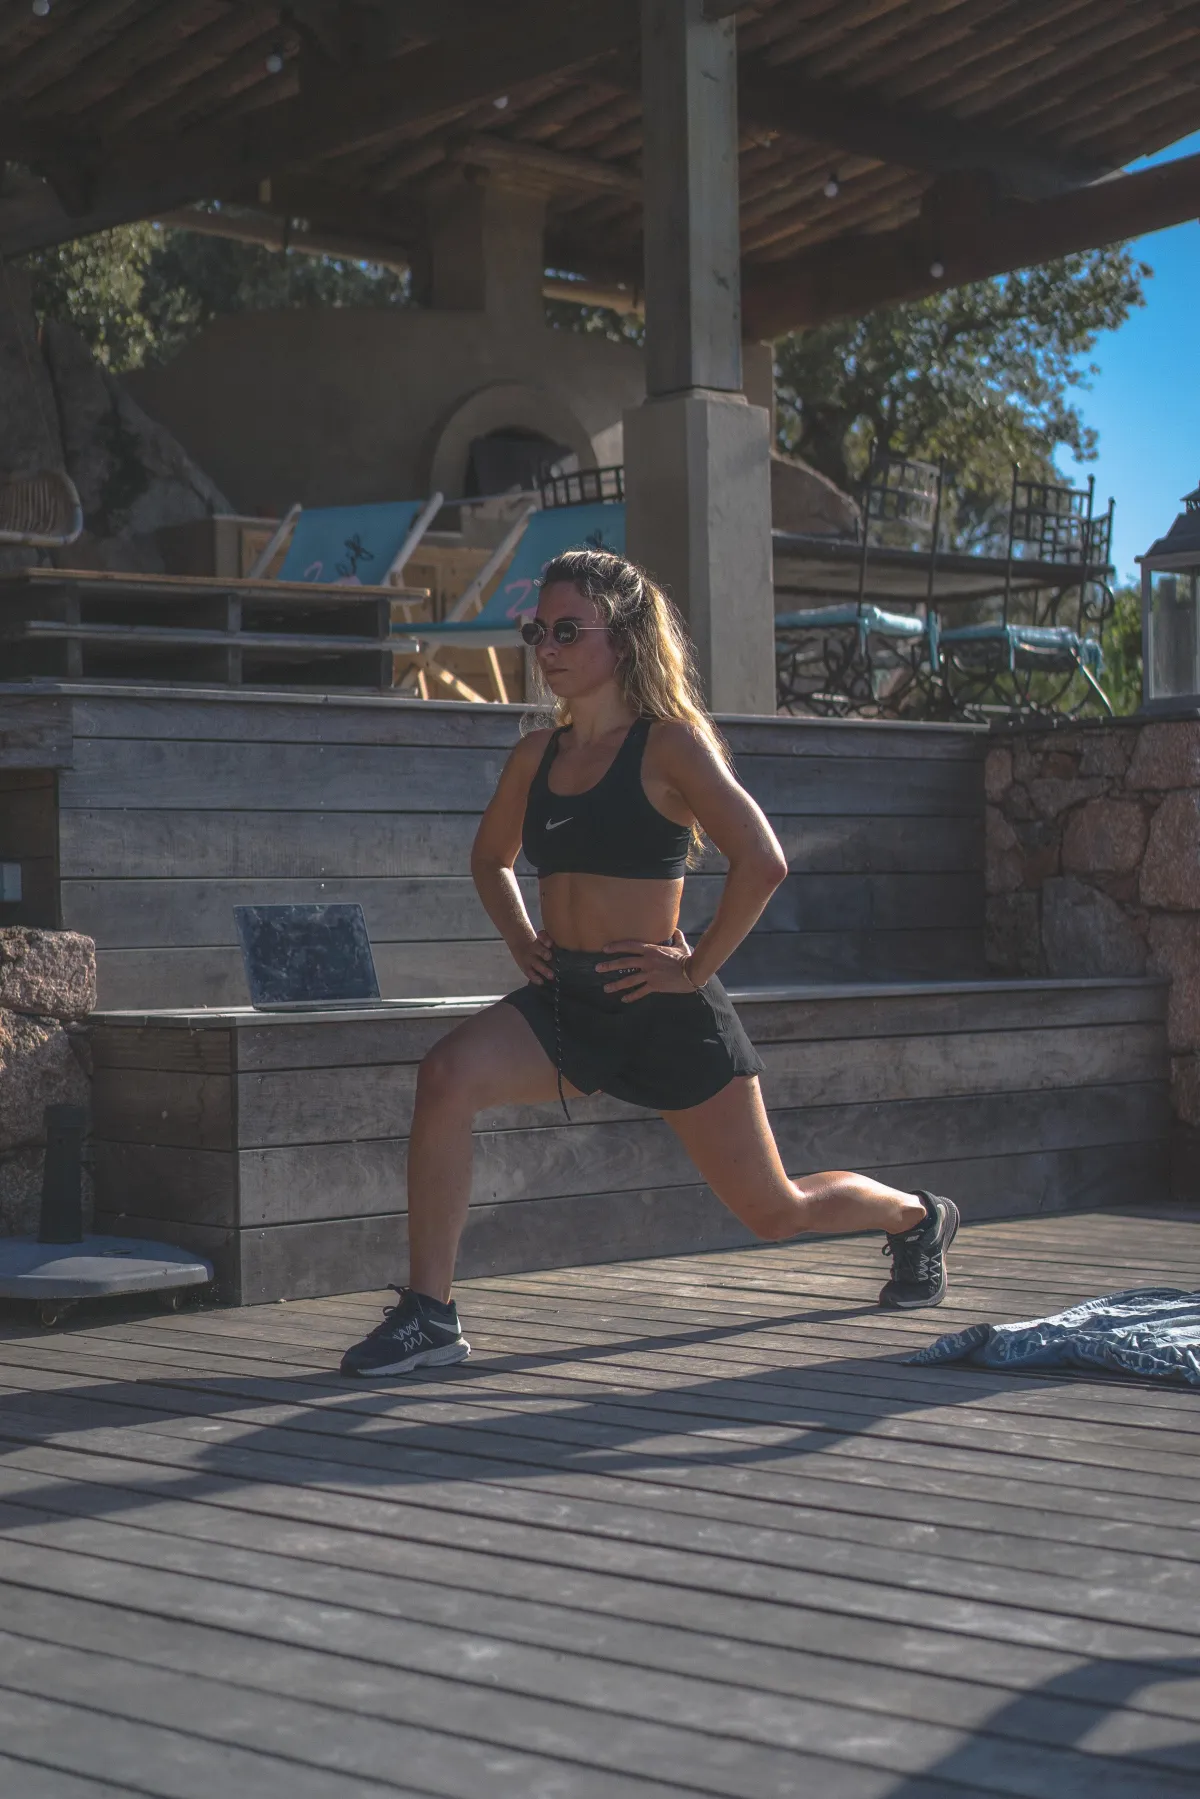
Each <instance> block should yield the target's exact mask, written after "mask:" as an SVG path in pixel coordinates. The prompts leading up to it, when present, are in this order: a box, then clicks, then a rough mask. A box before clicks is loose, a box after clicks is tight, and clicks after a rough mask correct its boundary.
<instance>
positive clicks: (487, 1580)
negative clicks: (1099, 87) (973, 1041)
mask: <svg viewBox="0 0 1200 1799" xmlns="http://www.w3.org/2000/svg"><path fill="white" fill-rule="evenodd" d="M1064 1022H1065V1021H1064ZM1076 1022H1078V1023H1079V1024H1082V1022H1083V1020H1082V1019H1079V1020H1078V1021H1076V1020H1072V1021H1071V1024H1072V1025H1073V1026H1074V1025H1076ZM1130 1022H1131V1023H1132V1022H1133V1020H1131V1021H1130ZM1022 1023H1024V1021H1022ZM1025 1028H1026V1029H1029V1028H1030V1027H1029V1025H1026V1027H1025ZM916 1035H920V1033H916ZM880 1067H881V1070H882V1069H883V1067H884V1063H883V1062H882V1061H881V1064H880ZM217 1078H220V1077H217ZM226 1078H227V1077H226ZM1108 1091H1109V1093H1112V1092H1113V1091H1114V1090H1113V1089H1112V1088H1110V1089H1109V1090H1108ZM196 1128H197V1132H198V1134H199V1135H201V1136H203V1126H202V1121H200V1122H199V1123H198V1125H197V1127H196ZM597 1129H599V1130H602V1129H603V1127H602V1126H591V1127H584V1130H583V1131H582V1132H581V1133H580V1135H584V1134H587V1132H589V1131H595V1130H597ZM503 1134H504V1133H503V1132H500V1133H497V1135H498V1136H503ZM1195 1221H1196V1213H1195V1211H1194V1210H1191V1211H1188V1210H1182V1209H1163V1208H1147V1210H1146V1211H1144V1212H1140V1213H1139V1212H1125V1213H1122V1214H1117V1213H1103V1214H1093V1215H1090V1216H1080V1215H1073V1216H1070V1217H1043V1218H1037V1219H1030V1220H1022V1221H1020V1222H1004V1223H998V1224H987V1223H981V1224H976V1225H968V1226H966V1227H965V1228H964V1230H963V1233H962V1235H961V1237H960V1239H959V1246H958V1247H959V1250H960V1251H961V1253H957V1254H956V1256H955V1259H954V1275H955V1281H954V1286H953V1288H952V1291H951V1295H950V1297H949V1299H948V1301H947V1304H946V1305H945V1306H944V1307H943V1308H942V1309H941V1311H940V1312H937V1313H928V1314H917V1315H906V1316H897V1315H894V1314H882V1313H879V1312H878V1311H877V1310H876V1309H875V1308H874V1305H873V1300H874V1294H875V1292H876V1291H877V1286H878V1281H879V1275H880V1267H879V1266H876V1259H875V1256H874V1253H873V1249H872V1247H871V1246H870V1245H869V1243H867V1242H860V1241H848V1240H839V1241H826V1242H820V1241H811V1242H808V1243H798V1244H795V1245H787V1246H772V1247H770V1248H765V1247H756V1248H751V1249H746V1250H731V1251H722V1252H719V1253H713V1254H709V1255H699V1256H691V1257H684V1258H676V1259H673V1260H669V1261H659V1262H656V1263H642V1264H627V1265H611V1264H610V1265H608V1266H604V1267H599V1268H588V1269H578V1268H574V1269H573V1268H559V1269H555V1270H553V1271H551V1272H547V1273H544V1274H538V1273H534V1274H525V1275H520V1276H516V1275H513V1276H498V1277H493V1278H491V1279H485V1280H478V1281H469V1282H465V1283H463V1285H462V1288H461V1290H460V1304H461V1306H462V1308H463V1313H464V1323H465V1325H466V1327H467V1330H468V1334H469V1335H471V1336H472V1339H473V1341H474V1343H475V1345H476V1351H475V1357H474V1358H473V1360H472V1361H471V1362H469V1363H467V1364H466V1365H465V1366H464V1367H461V1368H458V1369H453V1370H447V1371H445V1372H443V1373H441V1374H436V1375H431V1376H428V1377H424V1378H421V1379H418V1380H416V1381H413V1382H411V1383H407V1384H401V1385H398V1386H383V1387H378V1388H374V1387H369V1386H368V1387H357V1386H355V1387H346V1386H345V1385H344V1384H342V1383H340V1382H339V1381H338V1380H337V1378H336V1375H335V1374H333V1373H332V1372H331V1370H332V1368H333V1365H334V1363H335V1362H336V1357H337V1354H338V1352H339V1350H340V1347H341V1346H342V1345H343V1344H344V1343H345V1342H346V1341H348V1340H350V1339H351V1338H352V1337H353V1336H354V1335H357V1334H361V1332H362V1330H364V1329H366V1328H369V1327H370V1325H371V1324H372V1323H373V1322H374V1320H375V1317H376V1316H377V1310H376V1308H377V1303H378V1302H377V1300H376V1299H375V1298H374V1296H369V1295H359V1296H350V1297H342V1298H333V1299H322V1300H312V1301H301V1302H297V1303H295V1304H291V1305H288V1306H279V1307H270V1308H268V1307H262V1308H258V1309H252V1310H245V1311H241V1312H238V1313H233V1314H223V1313H221V1312H216V1311H211V1312H201V1313H197V1314H194V1315H182V1316H179V1317H175V1318H164V1317H161V1316H154V1315H151V1314H147V1313H146V1312H144V1311H138V1310H137V1309H136V1308H135V1309H130V1310H128V1311H126V1312H117V1313H112V1312H110V1313H103V1312H101V1311H100V1310H99V1309H97V1310H95V1311H94V1312H92V1313H89V1314H87V1315H85V1316H82V1318H81V1322H80V1324H79V1326H78V1328H75V1329H67V1330H64V1331H63V1332H61V1333H60V1334H57V1335H54V1336H49V1335H44V1334H39V1333H36V1332H33V1331H30V1330H29V1329H28V1328H26V1327H24V1325H23V1324H22V1323H20V1322H9V1323H8V1324H7V1328H5V1325H4V1323H3V1322H2V1321H0V1449H2V1450H3V1455H2V1456H0V1592H2V1593H3V1595H4V1598H3V1600H0V1605H2V1606H3V1611H2V1613H0V1730H2V1731H3V1742H4V1749H3V1756H4V1757H7V1758H9V1760H8V1762H5V1761H4V1760H3V1759H2V1758H0V1786H3V1787H4V1790H12V1791H13V1792H14V1793H20V1794H21V1799H25V1795H26V1794H28V1795H29V1799H42V1796H43V1795H54V1799H76V1796H77V1795H78V1799H85V1796H87V1795H92V1794H94V1795H97V1796H100V1795H104V1794H112V1793H117V1792H120V1793H126V1792H128V1793H136V1794H143V1793H144V1794H147V1795H152V1796H154V1799H157V1796H158V1795H160V1794H161V1795H162V1796H163V1799H168V1796H169V1799H176V1796H177V1795H178V1799H191V1795H192V1794H196V1795H199V1794H200V1793H201V1792H204V1793H205V1794H206V1795H207V1794H210V1793H211V1792H212V1791H214V1790H217V1791H236V1792H238V1794H239V1799H240V1796H241V1795H243V1794H244V1795H246V1799H259V1796H260V1795H262V1796H263V1799H275V1795H276V1794H280V1795H282V1794H283V1793H284V1791H285V1790H286V1792H287V1793H288V1794H289V1796H295V1799H308V1796H309V1795H312V1799H318V1795H320V1799H325V1796H326V1795H328V1796H329V1799H343V1796H345V1799H349V1796H350V1795H358V1794H360V1793H361V1794H362V1795H364V1799H365V1796H366V1795H375V1794H385V1793H386V1794H399V1793H404V1794H408V1793H413V1794H417V1793H420V1794H426V1793H430V1794H433V1793H436V1794H438V1795H440V1796H444V1799H458V1795H460V1794H461V1795H463V1799H466V1795H468V1794H470V1795H471V1799H474V1796H475V1795H476V1794H477V1793H479V1792H487V1793H488V1794H489V1795H490V1794H493V1793H495V1794H497V1795H501V1796H503V1799H507V1796H508V1795H510V1794H511V1795H512V1796H513V1799H518V1796H519V1799H524V1796H525V1795H527V1794H528V1795H536V1796H538V1799H543V1796H544V1799H593V1795H595V1799H625V1795H631V1796H633V1799H638V1796H640V1795H642V1794H645V1795H646V1799H658V1796H659V1795H661V1796H662V1799H668V1796H675V1795H679V1796H682V1795H686V1794H701V1793H703V1794H713V1795H718V1796H720V1799H724V1796H725V1795H728V1796H729V1799H776V1796H778V1799H785V1796H786V1799H793V1796H794V1795H796V1794H799V1793H804V1794H807V1793H809V1792H812V1793H814V1794H816V1793H820V1794H821V1795H822V1799H826V1795H828V1796H829V1799H983V1796H984V1795H999V1794H1000V1793H1004V1794H1007V1795H1010V1796H1013V1795H1016V1796H1018V1799H1148V1795H1150V1794H1151V1793H1153V1794H1154V1795H1155V1796H1156V1799H1158V1796H1159V1795H1162V1799H1174V1796H1175V1795H1176V1794H1179V1795H1182V1794H1184V1793H1188V1794H1191V1793H1194V1792H1195V1791H1196V1789H1197V1781H1198V1779H1200V1748H1198V1743H1197V1735H1196V1726H1197V1723H1198V1722H1200V1661H1198V1660H1197V1656H1198V1653H1200V1608H1198V1607H1197V1604H1196V1598H1197V1594H1198V1593H1200V1516H1198V1514H1197V1511H1196V1507H1195V1500H1194V1494H1195V1479H1196V1474H1197V1472H1198V1471H1200V1415H1198V1414H1197V1412H1196V1410H1195V1396H1194V1395H1192V1394H1189V1393H1187V1392H1186V1391H1175V1390H1171V1389H1142V1388H1139V1387H1135V1386H1132V1385H1125V1384H1120V1383H1109V1382H1106V1381H1104V1380H1103V1379H1093V1380H1082V1381H1081V1380H1048V1379H1041V1380H1036V1381H1034V1380H1022V1379H1020V1378H1018V1377H1013V1376H1009V1375H998V1374H993V1373H989V1372H987V1371H980V1370H955V1369H917V1368H912V1367H910V1366H908V1365H907V1364H906V1363H905V1362H904V1361H903V1359H901V1358H903V1356H904V1355H905V1354H906V1353H907V1352H908V1351H910V1350H911V1349H912V1348H913V1347H915V1346H916V1345H918V1344H920V1343H922V1342H924V1341H928V1340H930V1339H931V1338H932V1337H933V1336H934V1335H936V1334H938V1332H939V1331H941V1330H943V1329H954V1328H959V1327H960V1326H961V1325H962V1324H964V1323H966V1322H968V1321H970V1320H971V1319H974V1318H978V1317H982V1316H993V1317H1014V1316H1030V1315H1033V1314H1035V1313H1036V1312H1037V1311H1039V1310H1048V1309H1056V1308H1057V1307H1058V1306H1060V1305H1062V1304H1065V1303H1069V1302H1070V1301H1071V1300H1073V1299H1078V1298H1080V1297H1082V1296H1084V1295H1085V1294H1087V1293H1090V1292H1100V1291H1105V1290H1112V1289H1114V1288H1115V1287H1118V1286H1122V1285H1127V1284H1131V1283H1137V1284H1172V1285H1178V1286H1185V1287H1191V1286H1194V1285H1196V1284H1197V1283H1198V1281H1200V1248H1198V1246H1197V1244H1196V1240H1195ZM81 1745H86V1748H83V1747H81ZM10 1768H11V1769H15V1770H16V1772H15V1773H12V1772H10ZM26 1770H28V1771H29V1772H28V1778H26ZM6 1782H7V1784H5V1783H6Z"/></svg>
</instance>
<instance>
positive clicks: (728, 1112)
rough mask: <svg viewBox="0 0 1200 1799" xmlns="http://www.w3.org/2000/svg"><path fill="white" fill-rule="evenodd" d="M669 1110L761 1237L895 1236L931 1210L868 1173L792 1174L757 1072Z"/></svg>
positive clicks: (706, 1173) (710, 1177)
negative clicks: (782, 1155) (868, 1233)
mask: <svg viewBox="0 0 1200 1799" xmlns="http://www.w3.org/2000/svg"><path fill="white" fill-rule="evenodd" d="M663 1117H664V1118H665V1119H666V1121H667V1123H668V1124H669V1125H670V1126H671V1129H672V1130H673V1131H674V1132H675V1134H676V1136H677V1137H678V1138H679V1140H680V1142H681V1143H682V1144H683V1146H684V1148H685V1149H686V1150H687V1152H688V1154H689V1156H690V1157H691V1158H692V1161H693V1162H694V1163H695V1164H696V1167H697V1169H698V1170H699V1172H700V1174H701V1175H702V1176H703V1178H704V1179H705V1180H706V1181H707V1182H708V1184H709V1186H710V1187H711V1188H712V1190H713V1192H714V1193H715V1194H716V1196H717V1198H718V1199H719V1200H720V1201H721V1202H722V1204H724V1205H726V1206H728V1207H729V1210H730V1211H731V1212H732V1213H733V1214H734V1216H735V1217H737V1218H740V1219H741V1221H742V1223H743V1224H745V1225H748V1226H749V1228H750V1229H751V1230H752V1231H753V1232H754V1234H755V1236H757V1237H763V1238H766V1239H768V1240H769V1241H771V1242H779V1241H781V1240H782V1239H784V1238H785V1237H796V1236H799V1235H800V1234H801V1233H802V1232H804V1231H828V1232H829V1233H830V1234H835V1233H837V1232H839V1231H867V1230H881V1231H886V1232H887V1233H888V1234H889V1235H892V1236H895V1235H899V1234H900V1233H902V1232H904V1231H910V1230H912V1229H914V1228H915V1227H916V1226H918V1225H920V1224H922V1223H923V1222H924V1220H925V1218H926V1216H927V1213H926V1208H925V1204H924V1202H923V1201H922V1200H921V1199H919V1198H918V1197H917V1195H916V1194H915V1193H904V1192H901V1191H900V1190H899V1189H898V1188H896V1187H887V1186H885V1185H884V1184H883V1182H882V1181H876V1180H872V1179H871V1177H870V1175H866V1174H853V1173H850V1172H849V1171H848V1170H844V1169H835V1170H831V1171H828V1172H826V1173H824V1174H809V1175H805V1176H804V1178H803V1179H801V1180H792V1179H791V1178H790V1177H789V1175H788V1174H787V1171H786V1170H785V1168H784V1166H783V1163H782V1161H781V1160H780V1156H779V1149H778V1147H777V1145H776V1142H775V1136H774V1133H773V1131H772V1130H771V1125H770V1120H769V1119H768V1118H767V1109H766V1107H765V1105H764V1104H763V1097H762V1090H761V1088H760V1087H759V1084H758V1077H757V1076H756V1075H753V1076H749V1077H747V1076H740V1075H739V1076H737V1077H736V1078H735V1079H734V1080H732V1081H730V1082H729V1084H728V1086H726V1087H723V1088H722V1089H721V1091H720V1092H719V1093H716V1094H714V1095H713V1097H712V1098H711V1099H708V1100H705V1101H703V1103H702V1104H700V1105H698V1106H689V1107H688V1108H687V1110H686V1111H683V1112H664V1113H663Z"/></svg>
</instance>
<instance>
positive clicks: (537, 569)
mask: <svg viewBox="0 0 1200 1799" xmlns="http://www.w3.org/2000/svg"><path fill="white" fill-rule="evenodd" d="M575 549H603V550H615V551H617V552H618V553H619V554H623V553H624V550H625V503H624V501H623V500H598V501H592V502H589V503H588V504H587V505H584V506H552V507H549V508H547V510H546V511H544V512H536V511H534V510H532V508H531V509H530V510H529V511H528V512H527V513H525V514H524V515H523V516H522V517H521V518H520V519H518V520H517V522H516V524H515V525H514V526H513V528H512V530H511V531H510V532H509V533H508V536H507V537H506V538H505V539H504V542H503V543H501V544H500V545H498V547H497V549H496V550H495V552H494V553H493V555H492V556H490V557H489V558H488V561H487V562H486V563H485V564H484V566H483V568H481V569H480V571H479V573H478V574H477V575H476V576H475V579H474V580H473V581H472V582H471V585H470V586H469V587H468V588H467V590H466V592H465V593H464V594H463V595H462V596H461V598H460V599H459V600H458V601H457V602H456V604H455V606H454V608H453V610H452V612H451V614H450V616H449V618H447V619H446V620H445V622H444V623H443V624H440V625H416V626H408V625H398V626H396V627H395V628H394V632H393V635H394V637H395V639H396V642H395V644H394V647H395V648H396V649H397V650H399V651H401V652H403V651H405V650H408V651H410V652H411V653H413V654H415V655H416V656H417V657H418V658H419V661H420V666H421V668H423V669H424V671H425V672H426V673H431V674H433V675H436V676H437V677H438V678H439V679H440V680H442V681H444V682H445V683H446V685H447V686H452V687H454V688H455V690H456V691H457V692H459V693H460V694H461V696H462V697H463V698H464V699H466V698H471V699H482V697H483V696H482V695H481V694H476V693H474V692H473V690H471V689H470V688H466V689H465V691H464V683H462V682H461V681H455V680H454V679H453V678H449V677H448V673H447V671H446V670H445V669H441V668H438V667H437V665H436V658H437V655H438V652H439V651H440V650H442V649H445V648H446V646H447V645H448V644H461V645H462V646H463V648H464V649H481V650H486V651H488V652H489V654H488V662H489V665H490V667H491V672H492V680H493V682H494V683H495V685H496V689H497V694H498V697H499V698H500V699H502V700H506V699H507V697H508V696H507V691H506V689H505V685H504V677H503V675H502V673H501V671H500V663H499V660H498V659H497V657H496V651H497V649H501V648H511V647H513V646H515V645H518V644H519V643H520V642H521V630H520V627H521V620H522V619H523V618H525V617H527V616H528V615H529V614H530V613H532V612H535V611H536V610H537V598H538V582H539V581H540V579H541V575H542V570H543V569H544V568H545V566H546V564H547V563H548V562H552V561H553V559H554V558H555V556H561V555H562V553H563V551H564V550H575ZM509 555H511V556H512V561H511V562H510V563H509V566H508V569H507V570H506V572H505V574H504V575H503V576H502V578H501V580H500V583H499V585H498V586H497V588H496V591H495V592H494V593H493V594H492V596H491V598H490V599H489V600H488V602H487V605H486V606H484V607H483V609H482V611H480V612H479V613H477V614H476V616H475V617H474V618H467V617H466V616H465V614H466V613H467V612H469V610H470V608H471V606H472V605H474V604H477V603H478V599H479V596H480V594H481V593H482V592H483V590H484V588H485V587H486V586H487V584H488V582H489V581H490V580H491V578H492V576H493V575H494V574H495V572H496V570H497V569H498V568H500V567H501V566H502V565H503V563H504V562H505V560H506V559H507V557H508V556H509Z"/></svg>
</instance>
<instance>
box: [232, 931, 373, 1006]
mask: <svg viewBox="0 0 1200 1799" xmlns="http://www.w3.org/2000/svg"><path fill="white" fill-rule="evenodd" d="M233 915H234V918H235V919H236V920H237V933H238V940H239V942H240V943H241V946H242V961H243V963H244V964H245V968H246V985H247V986H248V987H249V989H250V1004H251V1005H252V1006H253V1007H254V1009H255V1011H256V1012H303V1011H308V1010H311V1009H313V1008H314V1007H320V1008H322V1009H323V1010H324V1009H327V1008H330V1007H334V1006H346V1007H363V1006H379V1005H382V1004H384V1002H383V1001H382V1000H381V999H380V997H379V981H378V978H377V977H376V974H375V958H374V956H372V954H371V941H370V938H369V937H368V936H367V921H366V919H365V918H364V917H363V909H362V907H361V906H358V905H333V906H235V907H234V908H233Z"/></svg>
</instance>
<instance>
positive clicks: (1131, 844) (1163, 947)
mask: <svg viewBox="0 0 1200 1799" xmlns="http://www.w3.org/2000/svg"><path fill="white" fill-rule="evenodd" d="M986 778H987V798H988V808H987V894H988V900H987V956H988V961H989V964H990V965H991V967H992V968H993V969H994V970H995V971H996V972H997V973H1000V974H1005V975H1027V976H1031V975H1059V976H1069V975H1143V974H1152V975H1154V974H1156V975H1163V976H1165V977H1167V978H1168V979H1169V980H1170V983H1171V993H1170V1001H1169V1006H1168V1034H1169V1039H1170V1047H1171V1094H1172V1100H1173V1103H1174V1106H1175V1111H1176V1114H1177V1116H1178V1117H1179V1119H1180V1120H1181V1121H1182V1122H1183V1123H1184V1124H1185V1125H1186V1126H1190V1127H1200V720H1194V719H1187V720H1171V721H1164V722H1161V723H1155V724H1142V723H1140V722H1139V721H1136V720H1132V719H1130V720H1126V719H1119V720H1114V721H1111V722H1108V723H1098V724H1087V725H1068V726H1059V727H1056V728H1055V729H1053V730H1045V731H1034V730H1022V731H1020V732H1016V733H1014V734H1013V735H1012V736H1011V737H1006V738H1005V739H1004V740H1003V741H1002V742H1000V743H997V744H996V745H995V747H994V748H992V749H991V750H990V751H989V752H988V758H987V776H986Z"/></svg>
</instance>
